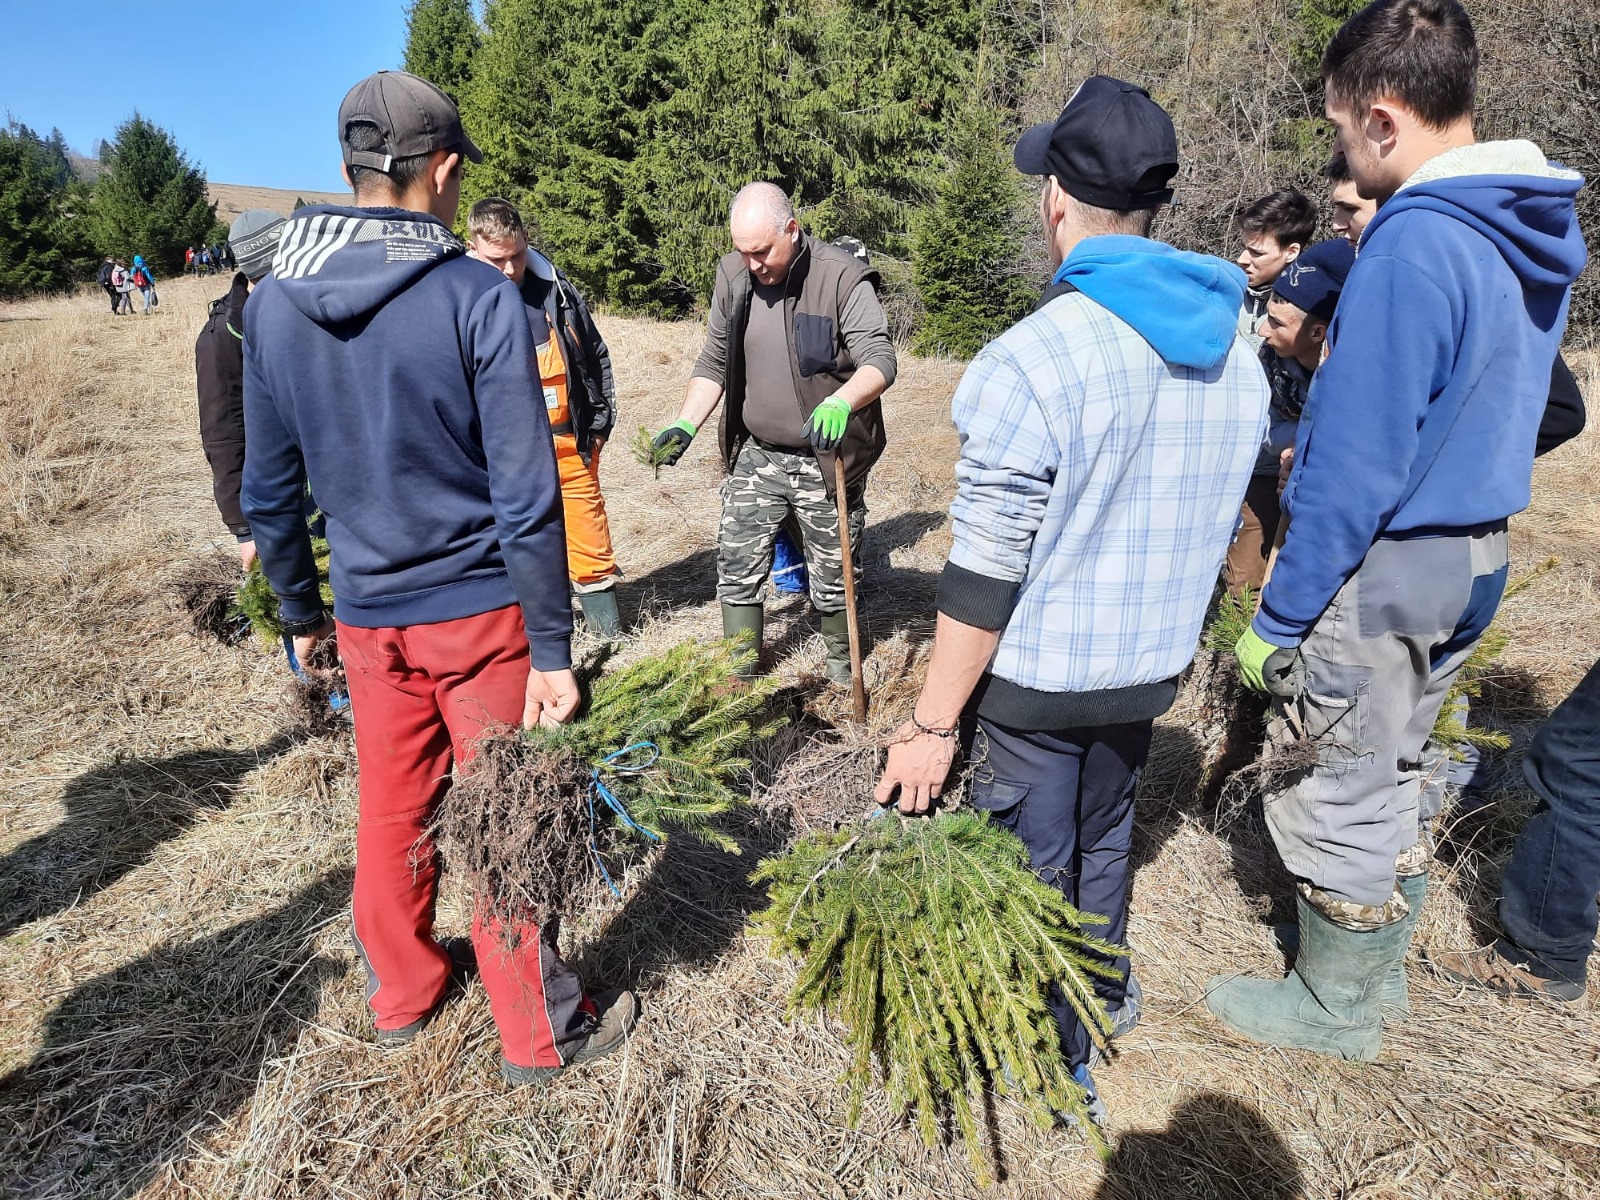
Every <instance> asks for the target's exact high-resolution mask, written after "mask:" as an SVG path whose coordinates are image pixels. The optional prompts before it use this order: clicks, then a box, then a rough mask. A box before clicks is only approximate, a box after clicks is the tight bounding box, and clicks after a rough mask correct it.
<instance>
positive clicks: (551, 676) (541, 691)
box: [522, 668, 579, 729]
mask: <svg viewBox="0 0 1600 1200" xmlns="http://www.w3.org/2000/svg"><path fill="white" fill-rule="evenodd" d="M578 699H579V696H578V677H577V676H576V675H574V674H573V673H572V671H571V669H570V668H569V669H567V670H562V671H529V672H528V696H527V702H526V704H524V706H523V709H522V727H523V728H524V729H532V728H533V727H534V726H535V725H545V726H556V725H565V724H566V723H567V722H568V721H570V720H572V718H573V716H574V715H575V714H576V713H577V711H578Z"/></svg>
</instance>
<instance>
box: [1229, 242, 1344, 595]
mask: <svg viewBox="0 0 1600 1200" xmlns="http://www.w3.org/2000/svg"><path fill="white" fill-rule="evenodd" d="M1354 262H1355V251H1354V250H1352V249H1351V248H1350V243H1349V242H1347V241H1345V239H1344V238H1342V237H1339V238H1331V239H1329V240H1328V241H1325V242H1316V243H1314V244H1312V245H1310V246H1307V247H1306V248H1305V249H1304V250H1303V251H1302V252H1301V253H1300V255H1299V257H1297V258H1296V259H1295V260H1294V261H1293V262H1291V263H1290V264H1289V265H1288V266H1287V267H1285V268H1284V269H1283V271H1282V273H1280V274H1279V276H1278V278H1277V279H1276V280H1275V281H1274V282H1273V284H1272V295H1271V298H1270V299H1269V300H1268V301H1267V315H1266V316H1265V317H1264V318H1263V319H1262V321H1261V327H1260V330H1259V331H1258V332H1259V333H1260V334H1261V336H1262V338H1263V341H1262V345H1261V350H1260V351H1259V356H1260V358H1261V365H1262V366H1263V367H1265V368H1266V371H1267V383H1268V385H1269V387H1270V388H1271V391H1272V410H1271V412H1270V414H1269V416H1268V420H1267V437H1266V440H1265V441H1264V442H1262V443H1261V455H1260V457H1259V458H1258V459H1257V460H1256V469H1255V473H1254V474H1252V475H1251V476H1250V486H1249V487H1247V488H1246V489H1245V493H1244V504H1243V505H1242V506H1241V507H1240V509H1239V514H1240V520H1239V530H1238V532H1237V533H1236V534H1235V535H1234V539H1233V544H1232V545H1231V546H1229V547H1228V557H1227V561H1226V564H1225V566H1224V571H1223V575H1224V581H1225V582H1226V583H1227V586H1228V591H1229V593H1230V594H1231V595H1235V596H1237V595H1239V594H1240V593H1241V592H1243V591H1244V589H1245V588H1249V589H1251V591H1253V592H1259V591H1260V590H1261V581H1262V580H1263V579H1264V578H1265V577H1266V571H1267V558H1268V556H1269V555H1270V554H1271V552H1272V542H1273V539H1274V538H1275V537H1277V535H1278V516H1279V509H1278V464H1279V460H1280V459H1281V458H1282V456H1283V453H1284V451H1286V450H1292V449H1293V448H1294V435H1295V430H1296V429H1298V428H1299V426H1300V414H1301V412H1302V411H1303V410H1304V409H1305V405H1306V397H1307V396H1308V395H1309V394H1310V391H1311V377H1312V376H1313V375H1314V374H1316V370H1317V366H1318V364H1319V363H1321V362H1322V351H1323V347H1324V345H1325V342H1326V339H1327V335H1328V323H1329V322H1330V321H1332V320H1333V309H1334V305H1336V304H1337V303H1338V302H1339V289H1340V288H1342V287H1343V286H1344V280H1345V276H1346V275H1348V274H1349V273H1350V266H1351V264H1352V263H1354Z"/></svg>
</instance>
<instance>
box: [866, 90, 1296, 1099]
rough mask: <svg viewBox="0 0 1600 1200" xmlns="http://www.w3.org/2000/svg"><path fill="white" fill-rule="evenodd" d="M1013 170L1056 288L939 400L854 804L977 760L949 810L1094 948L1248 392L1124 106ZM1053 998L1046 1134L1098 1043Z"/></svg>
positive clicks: (1139, 94)
mask: <svg viewBox="0 0 1600 1200" xmlns="http://www.w3.org/2000/svg"><path fill="white" fill-rule="evenodd" d="M1016 164H1017V166H1018V168H1019V169H1020V170H1023V171H1025V172H1027V173H1029V174H1034V175H1044V176H1046V179H1045V184H1044V192H1043V196H1042V198H1041V200H1040V205H1039V216H1040V219H1041V221H1042V222H1043V224H1044V233H1045V238H1046V240H1047V241H1048V243H1049V245H1050V250H1051V258H1052V260H1053V262H1054V263H1055V266H1056V271H1055V274H1054V278H1053V279H1052V281H1051V283H1052V286H1051V287H1050V288H1049V290H1048V291H1046V292H1045V294H1044V298H1043V299H1042V300H1041V302H1040V304H1039V307H1038V308H1037V309H1036V310H1035V311H1034V313H1033V314H1032V315H1031V316H1029V317H1027V318H1025V319H1023V320H1022V321H1019V322H1018V323H1017V324H1015V325H1013V326H1012V327H1011V328H1010V329H1008V330H1006V331H1005V332H1004V333H1003V334H1001V335H1000V337H999V338H997V339H996V340H995V341H994V342H993V343H992V344H991V345H990V346H989V347H987V348H985V349H984V350H983V351H982V352H981V353H980V354H979V355H978V356H977V357H976V358H974V359H973V360H972V363H971V365H970V366H969V367H968V368H967V371H966V374H965V375H963V376H962V379H961V384H960V386H959V387H958V388H957V389H956V394H955V398H954V400H953V401H952V405H951V407H952V413H953V415H954V417H955V422H956V427H957V429H958V431H959V432H960V434H961V461H960V463H959V464H958V465H957V467H956V472H955V474H956V481H957V482H956V498H955V502H954V504H953V505H952V506H951V510H950V512H951V527H952V532H953V542H952V546H951V550H950V558H949V561H948V562H947V563H946V564H945V567H944V574H943V576H942V577H941V579H940V581H939V596H938V610H939V620H938V628H937V631H936V633H935V635H934V648H933V655H932V657H931V658H930V659H929V669H928V677H927V680H926V682H925V683H924V685H923V688H922V692H921V694H920V696H919V697H918V700H917V705H916V708H915V710H914V711H913V713H912V718H911V720H910V721H908V722H907V723H906V725H905V726H904V728H902V729H900V730H899V731H898V732H897V733H896V734H895V736H894V737H893V738H892V739H891V742H890V749H889V760H888V764H887V766H886V767H885V769H884V774H883V778H882V780H880V782H879V784H878V790H877V797H878V800H879V802H880V803H883V804H889V803H893V802H894V801H895V800H897V799H898V801H899V805H900V810H901V811H902V812H921V811H924V810H926V809H927V808H928V807H929V806H930V803H931V802H932V801H933V800H935V799H936V798H937V797H938V795H939V793H940V791H941V789H942V788H943V786H944V780H945V775H946V773H947V772H948V770H949V767H950V763H951V759H952V748H953V746H954V744H955V741H956V739H957V737H959V738H960V739H961V740H962V742H963V743H965V744H966V745H967V747H968V750H969V751H970V750H971V749H972V748H973V746H974V745H976V746H981V748H982V749H981V758H982V761H983V763H984V769H983V770H982V771H980V772H978V773H977V774H976V775H975V776H974V782H973V788H972V804H973V807H974V808H976V809H978V810H980V811H983V812H986V813H988V814H989V816H990V818H991V819H992V820H994V821H997V822H999V823H1000V824H1001V825H1003V826H1004V827H1005V828H1007V829H1009V830H1011V831H1012V832H1013V833H1015V834H1016V835H1017V837H1018V838H1020V839H1021V841H1022V843H1023V845H1024V846H1026V847H1027V849H1028V857H1029V861H1030V862H1031V863H1032V865H1033V867H1034V869H1035V870H1036V871H1038V872H1039V874H1040V876H1041V877H1042V878H1046V879H1050V880H1052V881H1053V882H1054V883H1055V885H1056V886H1058V887H1060V888H1061V890H1062V892H1063V893H1064V894H1065V895H1066V897H1067V899H1068V900H1070V901H1071V902H1072V903H1073V904H1074V905H1075V906H1077V908H1078V909H1079V910H1080V911H1082V912H1092V913H1101V914H1103V915H1104V916H1105V917H1106V918H1107V923H1106V925H1105V926H1104V927H1103V928H1096V930H1095V933H1096V934H1097V935H1098V936H1101V937H1104V938H1105V939H1106V940H1107V941H1109V942H1112V943H1114V944H1119V943H1122V942H1123V941H1124V940H1125V938H1126V934H1127V929H1128V894H1129V886H1130V884H1131V882H1132V868H1131V866H1130V862H1131V858H1130V850H1131V846H1132V837H1133V799H1134V790H1135V787H1136V785H1137V783H1138V778H1139V772H1140V770H1141V769H1142V768H1143V766H1144V762H1145V759H1146V757H1147V756H1148V754H1149V752H1150V741H1151V733H1152V726H1153V723H1154V720H1155V718H1156V717H1159V716H1160V715H1161V714H1162V713H1164V712H1165V711H1166V710H1167V709H1168V708H1169V707H1170V706H1171V705H1172V703H1173V700H1174V698H1175V697H1176V696H1177V677H1178V676H1179V675H1180V674H1181V673H1182V672H1183V670H1184V669H1185V668H1186V667H1188V665H1189V663H1190V660H1191V659H1192V658H1193V657H1194V648H1195V643H1196V641H1197V640H1198V638H1199V635H1200V625H1201V622H1202V621H1203V619H1204V617H1205V612H1206V606H1207V603H1208V601H1209V600H1210V598H1211V589H1212V586H1213V585H1214V583H1215V582H1216V578H1217V566H1218V564H1219V563H1220V562H1221V561H1222V554H1223V551H1224V550H1225V549H1226V547H1227V545H1228V540H1229V538H1230V537H1231V536H1232V534H1233V522H1234V515H1235V514H1236V513H1237V512H1238V511H1239V501H1240V500H1241V499H1242V498H1243V497H1244V490H1245V484H1246V482H1247V481H1248V480H1249V478H1250V470H1251V467H1252V466H1254V464H1255V459H1256V451H1257V448H1258V447H1259V446H1260V444H1261V435H1262V433H1263V432H1264V431H1265V428H1266V412H1267V382H1266V378H1265V376H1264V375H1263V374H1262V371H1261V367H1260V365H1259V364H1258V363H1257V361H1256V359H1255V356H1254V355H1253V354H1252V353H1251V352H1250V348H1249V346H1248V345H1246V344H1245V343H1244V342H1243V341H1241V340H1239V338H1238V333H1237V322H1238V312H1239V304H1240V302H1241V300H1242V299H1243V297H1244V286H1245V284H1244V272H1242V271H1241V270H1240V269H1239V268H1238V267H1236V266H1234V265H1233V264H1232V263H1229V262H1224V261H1223V260H1221V259H1218V258H1212V257H1210V256H1207V255H1200V254H1185V253H1182V252H1180V251H1177V250H1174V249H1173V248H1172V247H1171V246H1166V245H1163V244H1162V243H1160V242H1158V241H1154V240H1152V239H1151V238H1150V236H1149V233H1150V227H1151V223H1152V221H1153V220H1154V219H1155V214H1156V210H1157V209H1158V208H1160V207H1161V205H1163V204H1166V203H1169V202H1170V201H1171V199H1172V189H1171V186H1170V185H1171V182H1172V177H1173V176H1174V175H1175V174H1176V173H1177V170H1178V146H1177V138H1176V137H1175V136H1174V134H1173V129H1172V122H1171V120H1170V119H1169V118H1168V117H1167V114H1166V113H1165V112H1163V111H1162V109H1161V107H1160V106H1159V105H1158V104H1156V103H1155V101H1153V100H1151V99H1150V96H1149V94H1148V93H1147V92H1145V91H1144V90H1143V89H1142V88H1137V87H1134V86H1133V85H1132V84H1127V83H1123V82H1122V81H1120V80H1117V79H1109V78H1106V77H1104V76H1096V77H1095V78H1092V79H1089V80H1087V81H1086V82H1085V83H1084V84H1083V86H1082V87H1080V88H1079V89H1078V91H1077V93H1076V94H1075V95H1074V96H1073V97H1072V99H1071V100H1070V101H1069V102H1068V103H1067V106H1066V107H1065V108H1064V109H1063V110H1062V112H1061V115H1060V116H1059V117H1058V118H1057V119H1056V120H1054V121H1050V122H1047V123H1046V124H1043V125H1039V126H1036V127H1035V128H1033V129H1030V130H1029V131H1028V132H1027V133H1025V134H1024V135H1023V137H1022V139H1021V141H1020V142H1018V144H1017V148H1016ZM980 735H981V736H980ZM1105 965H1106V966H1107V967H1108V968H1109V970H1108V972H1107V977H1105V978H1098V977H1097V978H1095V979H1094V980H1093V981H1092V983H1093V988H1094V991H1095V993H1096V995H1097V996H1098V997H1099V999H1100V1002H1101V1003H1103V1004H1104V1005H1105V1007H1106V1009H1107V1011H1108V1012H1109V1013H1110V1015H1111V1018H1112V1022H1113V1028H1112V1032H1111V1036H1112V1037H1115V1036H1117V1035H1118V1034H1119V1033H1125V1032H1126V1031H1127V1030H1128V1029H1130V1028H1132V1026H1133V1024H1134V1022H1135V1021H1137V1020H1138V1011H1139V990H1138V987H1137V985H1136V984H1135V983H1134V982H1133V979H1132V977H1131V976H1130V974H1129V963H1128V959H1127V958H1125V957H1121V956H1118V957H1115V958H1109V957H1108V959H1107V961H1106V964H1105ZM1077 994H1078V993H1077V992H1076V991H1075V990H1073V989H1071V988H1070V987H1069V986H1068V985H1067V984H1066V983H1064V984H1063V986H1061V987H1054V988H1052V989H1051V992H1050V996H1049V1005H1050V1008H1051V1010H1052V1013H1053V1015H1054V1016H1055V1019H1056V1024H1057V1027H1058V1029H1059V1033H1060V1047H1061V1053H1062V1057H1063V1059H1064V1060H1065V1064H1064V1065H1065V1066H1066V1067H1067V1069H1068V1070H1070V1071H1071V1073H1072V1076H1073V1078H1074V1079H1075V1080H1076V1082H1077V1083H1078V1085H1079V1087H1080V1088H1081V1092H1080V1093H1079V1099H1080V1100H1081V1103H1080V1104H1079V1105H1078V1106H1077V1111H1076V1112H1075V1113H1072V1114H1067V1116H1068V1119H1069V1120H1082V1119H1083V1118H1084V1117H1088V1118H1089V1119H1092V1120H1099V1119H1101V1118H1102V1117H1103V1114H1104V1106H1103V1105H1102V1104H1101V1103H1100V1100H1099V1096H1098V1094H1097V1091H1096V1088H1095V1081H1094V1078H1093V1076H1092V1075H1091V1074H1090V1067H1091V1065H1092V1062H1093V1059H1094V1057H1095V1054H1096V1047H1097V1044H1099V1043H1102V1042H1103V1041H1104V1039H1103V1038H1102V1037H1101V1035H1100V1034H1099V1033H1098V1032H1095V1031H1092V1030H1091V1029H1090V1027H1089V1025H1088V1024H1087V1023H1086V1022H1085V1021H1084V1020H1083V1019H1082V1018H1081V1017H1080V1016H1079V1009H1078V1008H1077V1007H1076V1004H1077V1001H1076V999H1075V996H1076V995H1077Z"/></svg>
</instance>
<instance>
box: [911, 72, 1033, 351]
mask: <svg viewBox="0 0 1600 1200" xmlns="http://www.w3.org/2000/svg"><path fill="white" fill-rule="evenodd" d="M949 155H950V166H949V169H948V171H947V172H946V174H945V176H944V179H943V180H942V182H941V183H940V185H939V191H938V197H937V199H936V200H935V202H934V205H933V207H932V208H930V209H928V210H926V211H925V212H924V213H923V214H922V216H921V219H920V220H919V222H918V224H917V232H916V239H915V242H914V244H913V247H912V257H911V263H912V281H913V282H914V283H915V285H916V288H917V291H918V292H919V293H920V294H921V296H922V303H923V305H924V307H925V309H926V317H925V318H924V320H923V322H922V324H921V327H920V328H919V329H918V330H917V333H916V338H915V341H914V345H915V348H916V349H917V350H918V351H921V352H923V353H930V352H932V353H945V354H951V355H954V356H955V357H957V358H970V357H971V356H972V355H974V354H976V353H977V352H978V351H979V349H981V348H982V347H983V344H984V343H985V342H987V341H989V340H990V339H991V338H993V337H994V336H996V335H997V334H999V333H1000V332H1001V331H1003V330H1004V329H1005V328H1006V327H1007V326H1009V325H1010V324H1011V323H1012V322H1014V321H1016V320H1017V319H1018V318H1019V317H1021V316H1023V315H1024V314H1025V313H1026V312H1027V311H1028V307H1029V305H1030V304H1032V303H1033V301H1034V299H1035V297H1036V296H1037V287H1036V285H1035V284H1034V283H1032V282H1030V281H1029V280H1027V279H1025V278H1024V277H1023V276H1022V275H1021V274H1020V270H1019V268H1020V261H1021V257H1022V231H1021V229H1020V227H1019V225H1018V222H1017V218H1016V211H1017V208H1018V204H1017V197H1018V192H1017V176H1016V172H1015V170H1014V169H1013V167H1012V165H1011V160H1010V158H1009V156H1008V155H1007V154H1006V151H1005V145H1004V143H1003V142H1002V140H1001V137H1000V123H999V118H998V116H997V115H996V113H995V111H994V110H993V108H991V107H990V106H989V105H987V104H986V103H984V102H982V101H981V100H977V101H974V102H973V103H971V104H969V105H968V106H967V108H966V110H965V112H964V113H963V114H962V116H961V118H960V119H959V120H958V121H956V122H955V125H954V128H953V129H952V132H951V143H950V151H949Z"/></svg>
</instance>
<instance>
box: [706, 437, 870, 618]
mask: <svg viewBox="0 0 1600 1200" xmlns="http://www.w3.org/2000/svg"><path fill="white" fill-rule="evenodd" d="M845 499H846V500H847V502H848V504H849V509H850V546H851V550H852V554H851V558H852V559H853V560H854V564H855V569H856V578H857V579H858V580H859V579H860V572H861V534H862V531H863V530H864V529H865V528H866V524H867V505H866V481H865V480H862V481H861V482H859V483H856V484H854V485H852V486H851V487H850V488H849V490H848V491H847V492H846V493H845ZM791 513H792V514H793V515H794V519H795V522H796V523H797V524H798V525H799V527H800V537H801V540H802V541H803V542H804V545H803V546H802V547H801V549H803V550H804V551H805V556H806V568H807V573H808V574H809V575H810V577H811V603H812V605H813V606H815V608H816V610H817V611H818V612H820V613H837V612H843V611H844V572H843V562H844V559H843V555H842V554H841V552H840V549H839V511H838V509H837V508H836V507H835V506H834V502H833V501H832V500H831V499H829V498H828V491H827V488H825V487H824V486H823V483H822V465H821V464H820V463H819V462H818V461H817V460H816V459H815V458H813V457H812V456H811V455H809V454H791V453H788V452H787V451H782V450H768V449H765V448H764V447H762V446H759V445H757V444H756V443H755V442H753V441H751V442H746V443H745V446H744V449H742V450H740V451H739V457H738V459H737V460H736V461H735V462H734V464H733V472H732V473H731V474H730V475H729V476H728V477H727V479H725V480H724V481H723V483H722V526H721V528H720V529H719V530H718V533H717V599H719V600H721V601H722V602H723V603H724V604H760V603H761V602H762V600H763V599H764V594H765V590H766V589H765V584H766V579H767V576H768V574H769V573H770V572H771V569H772V543H773V541H774V540H775V539H776V538H777V536H778V527H779V526H780V525H782V524H783V523H784V519H785V518H786V517H787V516H789V514H791Z"/></svg>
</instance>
